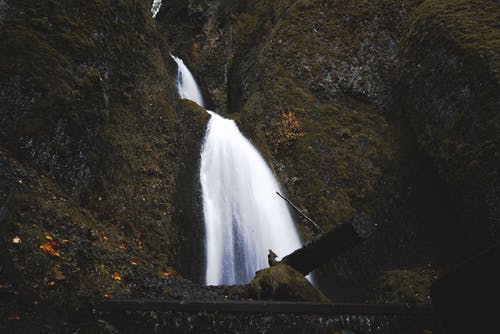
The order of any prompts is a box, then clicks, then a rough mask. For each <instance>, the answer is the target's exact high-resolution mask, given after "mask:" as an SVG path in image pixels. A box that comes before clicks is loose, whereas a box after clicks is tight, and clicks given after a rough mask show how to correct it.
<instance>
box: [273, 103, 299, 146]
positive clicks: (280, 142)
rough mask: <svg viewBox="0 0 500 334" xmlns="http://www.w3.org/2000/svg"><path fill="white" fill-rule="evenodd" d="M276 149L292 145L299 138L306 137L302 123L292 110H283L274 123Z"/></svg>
mask: <svg viewBox="0 0 500 334" xmlns="http://www.w3.org/2000/svg"><path fill="white" fill-rule="evenodd" d="M274 129H275V133H274V138H273V144H274V150H275V151H278V150H279V149H280V148H286V147H289V146H291V145H292V144H293V143H294V142H295V141H297V139H299V138H301V137H304V135H305V133H304V132H303V131H302V124H301V123H300V121H299V120H298V119H297V118H296V117H295V114H294V113H293V112H291V111H287V112H283V113H282V114H281V115H280V118H279V119H278V120H277V121H276V122H275V123H274Z"/></svg>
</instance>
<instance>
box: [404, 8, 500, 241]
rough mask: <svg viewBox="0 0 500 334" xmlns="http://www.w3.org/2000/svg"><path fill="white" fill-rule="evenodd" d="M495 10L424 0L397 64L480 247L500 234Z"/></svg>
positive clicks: (429, 146) (423, 140) (423, 141)
mask: <svg viewBox="0 0 500 334" xmlns="http://www.w3.org/2000/svg"><path fill="white" fill-rule="evenodd" d="M498 15H500V5H499V4H498V2H496V1H487V0H486V1H458V0H454V1H453V0H449V1H426V2H425V3H424V4H423V5H421V6H420V7H419V8H418V10H417V11H416V12H415V14H414V16H413V19H412V21H411V24H409V27H408V29H407V32H406V34H405V38H404V42H403V45H404V47H403V48H402V55H401V58H400V64H399V67H400V71H399V73H400V75H399V81H400V83H401V98H402V103H403V106H404V109H405V112H406V114H407V115H408V116H409V118H410V119H411V124H412V126H413V128H414V129H415V133H416V134H417V138H418V143H419V145H420V146H421V147H422V149H423V150H424V151H425V152H426V153H427V154H429V156H430V157H431V158H432V159H433V161H434V162H435V165H436V167H437V170H438V173H439V176H440V178H441V179H442V180H443V182H444V184H445V187H446V190H447V193H448V194H449V196H450V199H451V200H452V202H453V206H454V208H456V210H457V212H458V214H459V217H460V219H459V221H457V222H456V224H457V227H456V228H458V229H464V230H465V231H467V234H468V235H469V237H470V238H469V241H468V243H469V245H472V246H473V247H474V248H476V249H481V248H484V247H485V246H487V245H488V244H489V243H491V242H492V241H493V240H499V238H500V234H499V233H500V229H499V228H500V220H499V217H500V204H499V203H500V201H499V199H500V193H499V191H500V177H499V174H498V166H500V156H499V153H498V148H499V144H500V135H499V134H500V131H499V130H500V118H499V117H500V115H499V112H498V111H499V110H500V95H499V94H498V92H499V88H500V75H499V71H500V25H499V22H498Z"/></svg>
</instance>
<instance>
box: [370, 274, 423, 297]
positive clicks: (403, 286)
mask: <svg viewBox="0 0 500 334" xmlns="http://www.w3.org/2000/svg"><path fill="white" fill-rule="evenodd" d="M430 287H431V277H430V273H428V272H419V271H411V270H392V271H386V272H383V273H382V274H381V275H380V276H379V278H378V280H377V285H376V287H375V290H376V295H377V300H376V302H378V303H396V304H397V303H425V302H429V299H430V297H429V296H430Z"/></svg>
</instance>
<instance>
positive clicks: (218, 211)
mask: <svg viewBox="0 0 500 334" xmlns="http://www.w3.org/2000/svg"><path fill="white" fill-rule="evenodd" d="M172 57H173V58H174V60H175V61H176V62H177V65H178V67H179V71H178V77H177V89H178V93H179V95H180V97H181V98H187V99H191V100H193V101H195V102H197V103H198V104H199V105H200V106H203V100H202V99H201V93H200V90H199V88H198V86H197V84H196V81H195V80H194V78H193V76H192V75H191V73H190V72H189V69H188V68H187V67H186V66H185V64H184V62H182V60H181V59H179V58H176V57H174V56H172ZM207 112H208V113H210V115H211V118H210V121H209V123H208V126H207V132H206V136H205V142H204V144H203V148H202V152H201V167H200V182H201V188H202V195H203V215H204V220H205V234H206V263H207V267H206V284H207V285H229V284H244V283H248V282H249V281H250V280H251V279H252V278H253V276H254V274H255V271H257V270H259V269H263V268H266V267H267V266H268V263H267V253H268V249H272V250H273V251H274V252H275V253H276V254H278V255H279V256H284V255H287V254H289V253H291V252H292V251H293V250H295V249H297V248H299V247H301V242H300V239H299V236H298V233H297V231H296V229H295V225H294V223H293V220H292V217H291V215H290V212H289V210H288V207H287V205H286V203H285V202H284V201H283V200H282V199H280V198H279V197H278V196H277V195H276V191H280V186H279V184H278V182H277V180H276V178H275V177H274V175H273V173H272V171H271V169H270V168H269V166H268V165H267V164H266V162H265V161H264V159H263V158H262V156H261V155H260V154H259V152H258V151H257V149H256V148H255V147H254V146H253V145H252V144H251V143H250V141H249V140H248V139H247V138H245V137H244V136H243V135H242V134H241V132H240V131H239V129H238V127H237V126H236V124H235V122H234V121H232V120H229V119H225V118H223V117H221V116H219V115H217V114H216V113H214V112H212V111H207Z"/></svg>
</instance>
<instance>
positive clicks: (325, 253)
mask: <svg viewBox="0 0 500 334" xmlns="http://www.w3.org/2000/svg"><path fill="white" fill-rule="evenodd" d="M374 226H375V225H374V224H373V223H372V222H371V221H370V220H369V219H368V218H367V217H365V216H358V217H355V218H353V219H352V220H351V221H350V222H347V223H344V224H341V225H338V226H336V227H334V228H333V229H332V230H330V231H329V232H327V233H325V234H321V235H319V236H317V237H316V238H314V239H313V240H311V241H309V242H308V243H306V244H305V245H304V246H302V248H299V249H297V250H296V251H294V252H293V253H291V254H289V255H287V256H285V257H284V258H283V260H282V261H281V262H282V263H285V264H287V265H289V266H290V267H292V268H294V269H295V270H297V271H299V272H300V273H302V274H303V275H307V274H309V273H310V272H311V271H313V270H314V269H316V268H318V267H320V266H321V265H323V264H325V263H326V262H328V261H329V260H330V259H331V258H334V257H336V256H338V255H340V254H342V253H343V252H345V251H347V250H349V249H351V248H352V247H354V246H355V245H357V244H359V243H360V242H362V241H364V240H366V239H368V238H369V237H370V235H371V234H372V232H373V229H374Z"/></svg>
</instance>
